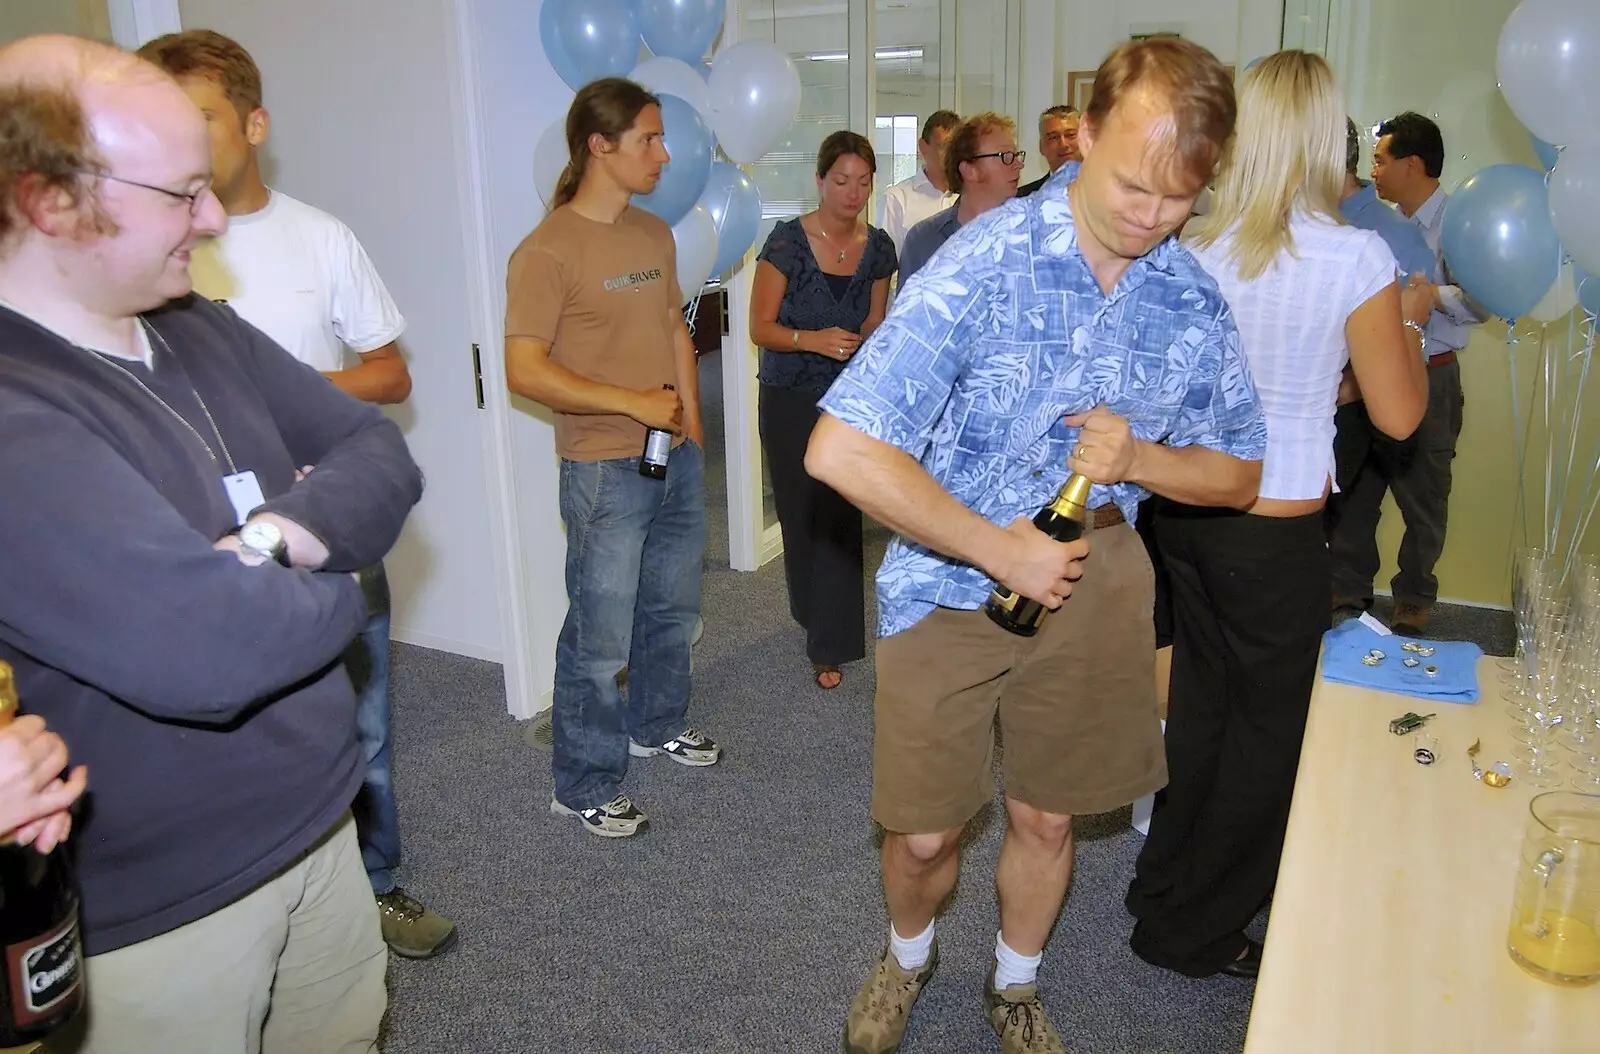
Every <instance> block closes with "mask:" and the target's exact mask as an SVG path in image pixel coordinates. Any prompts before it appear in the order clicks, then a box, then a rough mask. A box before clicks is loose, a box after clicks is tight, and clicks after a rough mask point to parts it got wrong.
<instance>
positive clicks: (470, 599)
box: [181, 0, 542, 659]
mask: <svg viewBox="0 0 1600 1054" xmlns="http://www.w3.org/2000/svg"><path fill="white" fill-rule="evenodd" d="M181 11H182V17H183V25H184V26H185V27H186V28H211V29H216V30H218V31H219V32H222V33H226V34H227V35H229V36H231V37H234V38H235V39H237V40H238V41H239V42H240V43H242V44H243V45H244V46H245V47H246V48H248V49H249V50H250V52H251V53H252V55H254V57H255V59H256V61H257V62H258V63H259V65H260V66H261V70H262V76H263V79H264V81H265V95H266V105H267V108H268V109H269V110H270V111H271V113H272V116H273V124H272V133H271V138H270V140H269V142H268V145H267V155H268V158H269V159H270V171H271V173H272V176H271V178H272V181H273V183H274V184H275V185H276V186H278V187H280V188H281V189H282V190H284V191H285V192H286V193H289V194H291V195H294V196H295V197H299V198H301V199H303V200H305V201H308V202H310V203H311V204H314V205H316V206H318V207H320V208H323V209H326V210H327V211H329V212H331V213H333V214H334V215H336V216H338V217H339V218H340V219H342V220H344V222H345V223H347V224H349V225H350V227H351V228H352V229H353V230H354V231H355V232H356V235H357V237H359V238H360V239H361V242H362V244H363V245H364V246H365V247H366V249H367V252H368V254H369V255H371V257H372V259H373V261H374V262H375V263H376V265H377V267H378V270H379V272H380V273H381V274H382V275H383V276H384V280H385V283H386V284H387V285H388V286H389V288H390V291H391V292H392V293H393V294H394V298H395V300H396V301H397V303H398V304H399V305H400V309H401V310H402V311H403V312H404V313H405V315H406V319H407V321H408V323H409V326H408V328H407V331H406V334H405V336H404V337H403V338H402V341H401V344H402V347H403V349H404V350H405V353H406V356H407V359H408V360H409V363H410V367H411V373H412V377H413V379H414V389H413V393H412V396H411V399H410V401H409V403H408V404H406V405H405V406H403V407H399V408H396V409H395V412H394V413H393V416H394V418H395V419H396V420H397V421H398V422H399V423H400V424H401V427H402V428H403V429H404V430H405V433H406V439H407V441H408V442H409V443H410V445H411V450H412V453H413V455H414V456H415V457H416V458H417V461H418V463H419V464H421V466H422V468H423V471H424V472H425V473H426V475H427V483H428V485H427V493H426V494H425V495H424V497H423V499H422V503H421V505H419V506H418V508H417V510H416V511H415V512H414V513H413V514H412V517H411V520H410V522H409V523H408V524H407V526H406V530H405V533H404V534H403V535H402V537H401V539H400V543H399V545H398V546H397V547H396V549H395V551H394V553H393V554H392V555H391V557H390V558H389V560H388V561H387V566H388V568H389V574H390V579H391V582H392V584H393V587H394V592H395V614H394V632H395V636H396V637H397V638H398V639H401V640H407V641H411V642H413V643H418V644H423V645H425V646H429V647H437V648H443V649H447V650H451V651H457V652H462V653H465V654H470V655H477V656H480V657H484V658H496V659H497V658H499V657H500V653H501V625H500V614H499V609H498V607H497V605H496V602H495V598H496V578H495V571H494V564H495V562H494V560H493V558H492V556H491V550H490V531H489V525H488V512H487V502H486V498H485V478H484V467H483V447H482V440H481V432H480V429H479V424H478V411H477V410H476V404H475V395H474V389H473V383H472V358H471V350H470V349H471V344H472V342H473V341H474V340H479V341H480V342H482V341H483V340H484V338H483V337H481V336H480V335H478V334H475V332H474V326H473V323H474V319H473V316H472V312H471V310H470V308H469V303H470V296H469V289H468V286H467V277H466V276H467V274H468V267H467V260H466V255H465V248H464V239H463V235H462V211H461V201H462V187H461V185H460V182H459V180H458V164H457V162H458V157H459V152H458V149H457V125H458V120H457V113H456V110H455V108H454V106H453V100H452V85H453V83H454V77H455V71H454V69H453V68H452V60H453V55H452V51H451V45H452V42H453V41H454V39H455V24H454V4H453V3H452V2H451V0H388V2H386V3H382V4H380V3H377V2H376V0H321V2H319V0H273V2H272V3H270V4H269V3H258V2H252V0H182V3H181ZM532 39H535V40H536V39H537V37H534V38H532ZM525 61H526V59H525ZM539 61H540V62H542V59H540V60H539ZM528 134H529V141H530V142H531V141H532V135H534V134H536V132H530V133H528ZM496 352H497V347H496V346H495V345H493V344H486V345H485V353H486V354H495V353H496Z"/></svg>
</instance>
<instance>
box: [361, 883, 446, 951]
mask: <svg viewBox="0 0 1600 1054" xmlns="http://www.w3.org/2000/svg"><path fill="white" fill-rule="evenodd" d="M377 897H378V921H379V923H380V924H381V925H382V928H383V943H385V944H387V945H388V946H389V948H390V950H392V951H393V952H394V953H395V954H396V955H400V956H404V957H405V958H407V959H431V958H433V957H434V956H435V955H443V954H444V953H445V952H447V951H449V950H450V949H451V948H453V947H455V943H456V924H455V923H453V922H451V921H450V920H449V919H447V918H445V917H444V916H443V915H440V914H439V913H438V912H436V911H433V910H430V909H429V908H427V907H425V906H424V905H423V904H422V903H421V902H420V901H417V900H415V899H413V898H412V897H410V896H408V895H407V894H406V891H405V890H403V889H401V888H400V887H398V886H396V887H395V888H394V889H393V890H391V891H390V892H388V893H379V894H378V895H377Z"/></svg>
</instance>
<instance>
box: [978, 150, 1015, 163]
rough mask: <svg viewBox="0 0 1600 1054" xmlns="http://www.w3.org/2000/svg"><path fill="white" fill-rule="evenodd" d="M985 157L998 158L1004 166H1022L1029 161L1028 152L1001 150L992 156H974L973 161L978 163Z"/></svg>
mask: <svg viewBox="0 0 1600 1054" xmlns="http://www.w3.org/2000/svg"><path fill="white" fill-rule="evenodd" d="M985 157H998V158H999V159H1000V163H1001V164H1002V165H1009V164H1013V163H1015V164H1018V165H1020V164H1022V163H1023V162H1024V161H1026V160H1028V152H1027V151H1026V150H1001V151H998V152H996V153H992V154H973V155H972V160H974V161H977V160H979V159H980V158H985Z"/></svg>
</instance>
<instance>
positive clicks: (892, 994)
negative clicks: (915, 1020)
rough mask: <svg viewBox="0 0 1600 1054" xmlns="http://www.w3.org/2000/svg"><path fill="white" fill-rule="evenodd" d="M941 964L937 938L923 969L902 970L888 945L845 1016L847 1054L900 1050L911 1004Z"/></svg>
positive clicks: (845, 1046)
mask: <svg viewBox="0 0 1600 1054" xmlns="http://www.w3.org/2000/svg"><path fill="white" fill-rule="evenodd" d="M938 965H939V942H938V941H937V940H935V941H934V942H933V949H932V950H931V951H929V953H928V961H927V962H926V963H924V964H923V965H922V968H921V969H920V970H902V969H901V968H900V964H899V963H898V962H896V961H895V957H894V953H893V952H891V951H890V950H889V949H888V948H884V950H883V957H882V958H880V959H879V960H878V965H877V966H875V967H873V970H872V973H871V974H870V975H869V976H868V977H867V980H866V982H865V983H864V984H862V986H861V990H860V991H859V992H857V993H856V998H855V1001H854V1002H852V1003H851V1004H850V1013H849V1014H848V1015H847V1016H846V1017H845V1019H844V1050H845V1054H894V1052H895V1051H897V1050H899V1049H900V1041H901V1040H902V1039H904V1038H905V1034H906V1022H907V1021H908V1020H910V1018H911V1007H912V1005H913V1004H914V1003H916V1001H917V996H919V995H921V994H922V986H923V985H925V984H927V983H928V978H930V977H932V976H933V970H934V967H936V966H938Z"/></svg>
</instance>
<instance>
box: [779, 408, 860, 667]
mask: <svg viewBox="0 0 1600 1054" xmlns="http://www.w3.org/2000/svg"><path fill="white" fill-rule="evenodd" d="M819 398H821V396H820V395H816V394H811V393H807V392H800V391H795V390H794V389H792V388H779V387H776V386H774V385H770V384H763V385H762V386H761V396H760V402H759V403H758V412H759V415H760V416H759V425H760V429H761V446H762V449H764V450H765V451H766V453H767V472H768V473H769V474H770V475H771V476H772V497H773V500H774V502H775V503H776V504H777V506H778V525H779V527H781V528H782V530H783V573H784V577H785V579H786V580H787V581H788V583H789V614H791V615H793V616H794V620H795V621H796V622H798V623H799V624H800V625H801V627H802V628H803V629H804V630H805V631H806V655H807V656H808V657H809V658H810V659H811V661H812V662H813V663H816V664H818V665H822V666H839V665H842V664H843V663H847V662H853V661H855V660H856V659H860V658H864V657H865V656H866V654H867V630H866V601H865V600H864V598H863V596H862V588H863V586H862V581H861V561H862V557H861V512H860V510H858V509H857V508H856V507H855V506H854V505H851V504H850V503H849V502H848V501H846V500H845V499H844V498H843V497H842V496H840V494H839V492H838V491H836V490H834V489H833V488H832V487H830V486H828V485H827V484H825V483H822V482H820V481H819V480H815V479H812V478H811V477H810V476H809V475H807V474H806V466H805V458H806V444H807V443H809V442H810V441H811V429H812V428H814V427H815V426H816V423H817V417H818V416H819V414H820V411H819V410H818V409H817V400H818V399H819Z"/></svg>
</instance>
